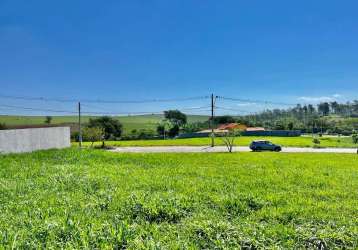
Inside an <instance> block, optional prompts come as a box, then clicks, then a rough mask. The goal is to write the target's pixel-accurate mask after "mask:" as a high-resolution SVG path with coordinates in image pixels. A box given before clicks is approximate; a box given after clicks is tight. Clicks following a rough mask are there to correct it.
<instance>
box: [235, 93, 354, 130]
mask: <svg viewBox="0 0 358 250" xmlns="http://www.w3.org/2000/svg"><path fill="white" fill-rule="evenodd" d="M236 121H237V122H241V123H244V124H246V125H248V126H262V127H265V128H268V129H276V130H301V131H303V132H306V133H309V132H314V133H319V132H322V133H332V134H352V133H353V132H354V131H355V130H357V129H358V101H357V100H355V101H353V102H347V103H343V104H342V103H337V102H322V103H319V104H318V105H317V106H314V105H311V104H309V105H300V104H297V105H296V106H295V107H294V108H288V109H273V110H265V111H263V112H261V113H258V114H253V115H246V116H240V117H238V118H237V119H236Z"/></svg>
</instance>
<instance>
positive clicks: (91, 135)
mask: <svg viewBox="0 0 358 250" xmlns="http://www.w3.org/2000/svg"><path fill="white" fill-rule="evenodd" d="M103 137H104V130H103V128H100V127H92V128H90V127H85V128H84V129H83V130H82V138H83V140H84V141H90V142H92V144H91V147H93V143H94V142H95V141H100V140H102V139H103Z"/></svg>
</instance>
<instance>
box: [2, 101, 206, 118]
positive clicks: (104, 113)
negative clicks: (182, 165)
mask: <svg viewBox="0 0 358 250" xmlns="http://www.w3.org/2000/svg"><path fill="white" fill-rule="evenodd" d="M0 108H11V109H21V110H27V111H41V112H52V113H69V114H77V112H75V111H69V110H58V109H43V108H33V107H24V106H14V105H6V104H1V105H0ZM205 108H207V107H205V106H204V107H189V108H182V109H180V110H182V111H185V110H196V111H199V112H200V111H206V110H202V109H205ZM81 113H82V114H88V115H140V114H163V113H164V111H134V112H97V111H82V112H81Z"/></svg>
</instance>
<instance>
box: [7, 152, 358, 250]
mask: <svg viewBox="0 0 358 250" xmlns="http://www.w3.org/2000/svg"><path fill="white" fill-rule="evenodd" d="M0 186H1V189H0V245H2V246H4V247H6V248H11V247H12V248H21V247H22V248H39V247H44V248H80V247H84V248H112V247H116V248H129V249H144V248H145V249H148V248H150V249H154V248H156V249H158V248H170V249H173V248H174V249H178V248H181V249H186V248H192V249H200V248H201V249H202V248H209V249H212V248H249V249H255V248H263V247H266V248H280V247H281V248H316V249H317V248H319V249H324V248H325V247H327V248H348V249H349V248H350V249H356V248H357V247H358V217H357V214H358V210H357V208H358V199H357V197H358V157H357V155H339V154H275V153H260V154H253V153H234V154H228V153H213V154H195V153H192V154H185V156H184V155H183V154H119V153H110V152H104V151H99V150H98V151H97V150H81V151H80V150H77V149H74V148H72V149H66V150H50V151H42V152H35V153H30V154H22V155H3V156H1V155H0Z"/></svg>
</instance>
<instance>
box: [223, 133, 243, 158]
mask: <svg viewBox="0 0 358 250" xmlns="http://www.w3.org/2000/svg"><path fill="white" fill-rule="evenodd" d="M238 136H241V131H240V130H229V131H228V132H227V133H225V134H224V135H223V136H222V137H221V140H222V141H223V142H224V144H225V146H226V148H227V150H228V151H229V153H231V152H232V148H233V147H234V141H235V138H236V137H238Z"/></svg>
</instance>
